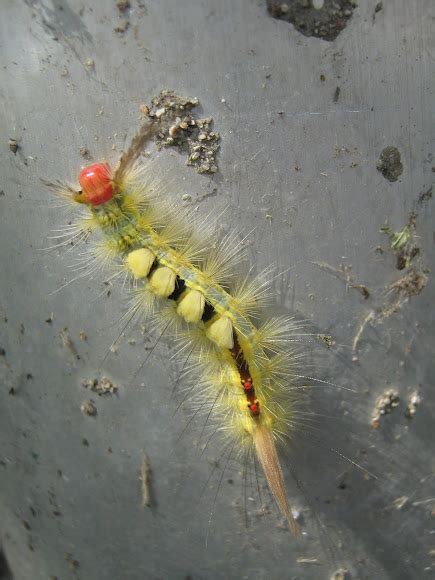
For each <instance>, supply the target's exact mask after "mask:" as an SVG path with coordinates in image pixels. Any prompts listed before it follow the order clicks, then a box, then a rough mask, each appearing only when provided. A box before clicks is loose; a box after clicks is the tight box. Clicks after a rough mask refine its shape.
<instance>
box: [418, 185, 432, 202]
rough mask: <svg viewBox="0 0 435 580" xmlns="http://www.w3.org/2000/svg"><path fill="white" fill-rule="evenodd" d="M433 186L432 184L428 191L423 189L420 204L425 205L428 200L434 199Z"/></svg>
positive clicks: (419, 199) (419, 198) (419, 197)
mask: <svg viewBox="0 0 435 580" xmlns="http://www.w3.org/2000/svg"><path fill="white" fill-rule="evenodd" d="M432 191H433V186H432V185H431V186H430V187H429V189H427V190H426V191H422V192H421V193H420V195H419V196H418V205H424V204H425V203H426V202H427V201H429V200H430V199H432Z"/></svg>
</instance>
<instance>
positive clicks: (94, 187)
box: [77, 163, 113, 205]
mask: <svg viewBox="0 0 435 580" xmlns="http://www.w3.org/2000/svg"><path fill="white" fill-rule="evenodd" d="M79 182H80V186H81V188H82V193H81V195H80V199H77V201H82V202H84V203H89V204H91V205H100V204H102V203H105V202H106V201H109V200H110V199H112V197H113V185H112V178H111V170H110V165H109V164H108V163H94V164H93V165H88V167H85V168H84V169H82V171H81V172H80V175H79Z"/></svg>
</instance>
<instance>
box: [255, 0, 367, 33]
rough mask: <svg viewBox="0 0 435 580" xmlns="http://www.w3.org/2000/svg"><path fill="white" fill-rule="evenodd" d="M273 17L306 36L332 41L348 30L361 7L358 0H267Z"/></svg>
mask: <svg viewBox="0 0 435 580" xmlns="http://www.w3.org/2000/svg"><path fill="white" fill-rule="evenodd" d="M266 2H267V9H268V11H269V14H270V15H271V16H272V17H273V18H277V19H278V20H285V21H286V22H290V23H291V24H293V26H294V27H295V28H296V30H297V31H298V32H300V33H301V34H303V35H304V36H314V37H316V38H322V39H323V40H327V41H329V42H331V41H332V40H335V39H336V38H337V36H338V35H339V34H340V32H341V31H342V30H343V29H344V28H346V25H347V23H348V21H349V19H350V18H351V16H352V14H353V11H354V9H355V7H356V5H357V3H356V1H355V0H324V1H323V2H322V1H321V0H293V1H290V0H289V1H288V2H277V1H276V0H266Z"/></svg>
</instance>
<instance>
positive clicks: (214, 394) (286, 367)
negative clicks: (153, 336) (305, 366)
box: [48, 121, 301, 535]
mask: <svg viewBox="0 0 435 580" xmlns="http://www.w3.org/2000/svg"><path fill="white" fill-rule="evenodd" d="M156 131H157V125H156V123H155V122H153V121H151V122H147V123H145V124H144V125H143V126H142V128H141V130H140V131H139V133H138V134H137V135H136V136H135V137H134V138H133V140H132V143H131V145H130V147H129V148H128V150H127V151H126V153H125V154H123V155H122V156H121V158H120V160H119V163H118V165H117V167H116V168H112V167H111V166H110V165H109V164H108V163H107V162H106V161H101V162H97V163H93V164H91V165H89V166H87V167H85V168H83V169H82V170H81V172H80V174H79V178H78V181H79V184H80V189H77V188H75V187H74V186H71V185H65V184H63V183H61V182H55V183H48V185H49V186H50V187H51V188H54V189H55V191H56V193H57V194H58V195H59V196H61V197H62V198H64V199H66V200H67V201H68V202H69V203H72V204H74V205H75V206H76V207H77V208H78V209H79V213H80V215H79V216H78V218H77V219H76V220H75V221H74V222H72V223H71V225H70V226H69V228H68V229H67V231H66V232H63V233H61V237H62V236H65V237H67V242H68V243H70V242H71V241H73V242H74V243H75V244H77V243H80V242H85V241H86V242H87V241H88V239H89V238H90V236H91V235H97V236H98V235H99V236H100V237H99V239H97V240H96V241H95V242H94V243H93V246H92V249H90V250H87V253H86V256H87V257H86V258H85V261H84V264H83V268H84V271H85V272H86V273H88V272H92V271H95V269H96V268H100V267H103V266H104V265H107V264H113V265H114V269H115V270H114V276H123V277H124V279H125V281H126V282H127V285H129V286H130V287H131V288H132V298H131V300H132V302H131V306H130V308H129V310H128V313H127V315H126V316H127V318H128V319H131V317H133V316H134V315H136V314H137V313H139V314H144V315H152V314H155V313H156V314H157V315H158V321H159V322H158V323H159V325H160V327H161V329H162V332H163V331H166V329H168V328H172V331H173V334H174V337H175V340H176V341H178V342H179V344H180V351H182V352H187V353H188V356H187V359H186V363H185V366H186V365H188V371H187V372H188V373H189V374H190V376H192V377H193V378H192V379H191V381H192V382H193V387H192V388H191V389H189V393H188V394H189V396H190V398H191V405H192V408H193V409H194V411H195V413H197V412H200V411H202V412H204V413H205V415H206V416H207V421H208V420H210V421H213V422H214V424H216V425H217V428H216V430H217V431H220V432H222V433H223V435H224V436H226V437H228V438H229V439H230V441H231V445H232V449H235V450H236V453H238V454H243V453H254V454H255V458H256V460H257V461H258V463H259V464H260V466H261V468H262V470H263V472H264V475H265V479H266V481H267V484H268V487H269V490H270V492H271V494H272V496H273V498H274V499H275V501H276V504H277V506H278V508H279V510H280V512H281V514H282V515H283V516H284V517H285V519H286V520H287V522H288V526H289V528H290V530H291V531H292V532H293V534H294V535H299V534H300V533H301V530H300V526H299V524H298V523H297V521H296V520H295V517H294V516H293V514H292V510H291V506H290V504H289V501H288V499H287V493H286V489H285V483H284V477H283V472H282V468H281V464H280V459H279V453H278V447H279V444H282V443H284V442H285V441H286V439H287V438H288V437H290V435H291V433H292V430H293V428H294V427H295V425H296V424H297V410H296V406H297V400H296V399H295V397H294V390H295V389H294V388H293V387H294V385H295V381H296V380H297V377H300V375H298V374H297V372H296V370H295V369H296V364H297V361H298V354H297V352H296V350H294V348H293V345H292V343H293V342H294V341H295V333H296V331H297V330H298V329H299V328H300V327H299V326H298V324H297V323H295V321H294V320H293V319H292V318H290V317H286V316H278V317H274V318H269V319H268V320H266V321H265V322H261V312H262V308H263V305H264V301H265V300H267V295H268V292H269V289H270V279H271V271H270V269H268V270H266V271H264V272H263V273H261V274H260V275H257V276H254V275H253V274H252V270H248V272H247V274H246V275H245V276H240V275H239V276H237V275H236V274H237V270H238V269H239V264H240V262H241V260H243V244H241V243H240V242H239V241H237V237H236V235H235V234H229V235H226V236H223V237H221V239H220V240H218V241H216V239H215V238H216V235H215V233H214V232H213V231H212V230H210V234H209V235H208V236H206V235H204V234H202V233H201V234H198V230H201V231H203V230H204V223H200V224H199V223H198V219H197V218H195V219H194V218H193V217H192V216H191V215H189V216H188V218H187V219H186V218H185V219H183V217H182V216H180V210H179V208H177V207H176V206H174V205H171V204H170V203H168V201H166V200H165V199H162V196H161V195H160V194H159V188H158V187H156V185H155V183H154V181H153V180H152V179H151V180H150V179H149V171H148V169H147V166H146V163H143V162H142V161H141V160H140V157H141V153H142V151H143V148H144V145H145V143H146V142H147V141H148V140H149V139H151V138H152V137H153V135H154V134H155V133H156Z"/></svg>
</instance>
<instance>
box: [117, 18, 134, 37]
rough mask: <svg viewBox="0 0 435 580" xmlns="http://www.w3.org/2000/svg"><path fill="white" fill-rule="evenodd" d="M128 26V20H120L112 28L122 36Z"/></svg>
mask: <svg viewBox="0 0 435 580" xmlns="http://www.w3.org/2000/svg"><path fill="white" fill-rule="evenodd" d="M129 26H130V22H129V21H128V20H121V22H120V23H119V24H118V25H117V26H115V28H114V29H113V30H114V31H115V32H116V33H117V34H119V35H120V36H122V35H123V34H124V33H125V32H127V30H128V28H129Z"/></svg>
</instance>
